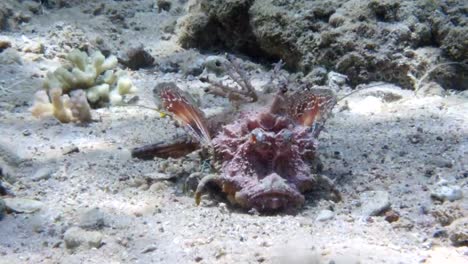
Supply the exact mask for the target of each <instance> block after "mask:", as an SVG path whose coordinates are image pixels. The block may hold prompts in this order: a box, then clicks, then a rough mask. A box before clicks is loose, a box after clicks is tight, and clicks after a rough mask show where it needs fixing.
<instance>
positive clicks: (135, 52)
mask: <svg viewBox="0 0 468 264" xmlns="http://www.w3.org/2000/svg"><path fill="white" fill-rule="evenodd" d="M119 62H120V63H122V64H123V65H125V66H127V67H128V68H130V69H132V70H138V69H141V68H147V67H152V66H153V65H154V58H153V56H151V54H149V53H148V52H147V51H146V50H145V49H144V48H143V46H139V47H136V48H130V49H129V50H127V52H126V53H125V54H122V55H120V56H119Z"/></svg>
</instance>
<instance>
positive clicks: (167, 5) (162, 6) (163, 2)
mask: <svg viewBox="0 0 468 264" xmlns="http://www.w3.org/2000/svg"><path fill="white" fill-rule="evenodd" d="M156 5H157V6H158V10H159V12H161V11H163V10H164V11H169V10H171V6H172V3H171V1H167V0H158V1H157V3H156Z"/></svg>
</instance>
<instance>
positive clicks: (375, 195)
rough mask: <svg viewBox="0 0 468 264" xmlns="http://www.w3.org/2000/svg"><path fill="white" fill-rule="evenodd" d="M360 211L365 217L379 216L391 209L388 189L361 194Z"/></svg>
mask: <svg viewBox="0 0 468 264" xmlns="http://www.w3.org/2000/svg"><path fill="white" fill-rule="evenodd" d="M360 201H361V204H362V205H361V208H360V213H361V215H362V216H364V217H368V216H377V215H380V214H381V213H383V212H385V211H387V210H388V209H390V206H391V203H390V199H389V194H388V192H386V191H367V192H364V193H362V194H361V195H360Z"/></svg>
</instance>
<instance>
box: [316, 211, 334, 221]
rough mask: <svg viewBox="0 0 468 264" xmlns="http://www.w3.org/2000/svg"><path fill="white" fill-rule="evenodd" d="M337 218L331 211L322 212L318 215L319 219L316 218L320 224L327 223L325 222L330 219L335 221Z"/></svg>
mask: <svg viewBox="0 0 468 264" xmlns="http://www.w3.org/2000/svg"><path fill="white" fill-rule="evenodd" d="M334 217H335V213H334V212H333V211H330V210H322V211H320V212H319V214H318V215H317V218H315V220H316V221H319V222H325V221H328V220H330V219H333V218H334Z"/></svg>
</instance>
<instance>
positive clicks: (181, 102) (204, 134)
mask: <svg viewBox="0 0 468 264" xmlns="http://www.w3.org/2000/svg"><path fill="white" fill-rule="evenodd" d="M158 86H159V87H161V88H160V90H159V97H160V99H161V103H162V106H163V107H164V109H166V110H167V111H168V112H170V113H172V114H173V117H174V118H175V119H176V120H178V121H179V122H181V123H182V124H183V125H185V126H186V127H188V128H189V130H190V132H191V133H192V134H193V136H194V137H195V138H196V139H197V140H198V141H199V142H200V143H201V144H210V143H211V136H210V132H209V130H208V125H207V122H206V119H205V116H204V114H203V112H202V111H201V110H200V109H198V107H197V106H195V104H194V103H193V102H191V101H190V100H189V98H188V96H187V95H184V92H183V91H181V90H180V89H179V88H178V87H177V86H176V85H175V84H174V83H162V84H159V85H158Z"/></svg>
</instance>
